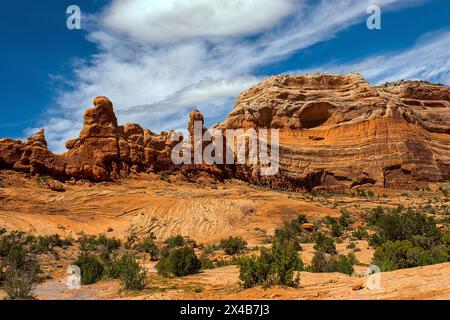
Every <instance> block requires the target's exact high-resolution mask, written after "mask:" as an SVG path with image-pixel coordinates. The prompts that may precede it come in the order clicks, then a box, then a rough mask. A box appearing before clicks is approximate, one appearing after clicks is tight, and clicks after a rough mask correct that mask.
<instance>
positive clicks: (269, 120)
mask: <svg viewBox="0 0 450 320" xmlns="http://www.w3.org/2000/svg"><path fill="white" fill-rule="evenodd" d="M194 121H200V122H201V125H202V132H203V133H205V132H206V128H204V127H203V123H204V120H203V116H202V115H201V113H200V112H198V111H196V110H194V111H193V112H192V113H191V114H190V124H189V128H188V130H189V131H190V132H191V133H192V131H193V129H194V126H193V124H194ZM217 128H218V129H221V130H225V129H250V128H254V129H256V130H258V129H259V128H267V129H279V130H280V132H281V133H280V142H279V147H280V170H279V172H278V173H277V174H276V175H274V176H261V175H260V174H259V172H260V171H259V169H260V165H258V164H256V165H253V164H246V165H225V166H224V165H205V164H201V165H194V164H192V165H175V164H174V163H173V162H172V160H171V153H172V149H173V148H174V146H175V145H176V144H177V142H174V141H172V140H173V139H172V134H173V133H166V132H162V133H161V134H154V133H153V132H151V131H150V130H145V129H143V128H142V127H140V126H139V125H137V124H126V125H124V126H120V125H118V121H117V118H116V116H115V114H114V111H113V105H112V103H111V101H109V100H108V99H107V98H106V97H98V98H96V99H95V100H94V107H93V108H90V109H88V110H87V111H86V113H85V115H84V126H83V130H82V131H81V132H80V135H79V137H78V138H77V139H75V140H70V141H68V142H67V144H66V146H67V149H68V151H67V152H66V153H65V154H62V155H55V154H53V153H52V152H51V151H49V150H48V148H47V143H46V141H45V136H44V132H43V131H39V132H38V133H37V134H36V135H34V136H33V137H31V138H29V139H28V140H27V141H26V142H22V141H19V140H12V139H1V140H0V169H2V168H9V169H15V170H18V171H24V172H29V173H31V174H45V175H50V176H53V177H55V178H59V179H70V178H74V179H88V180H93V181H105V180H116V179H119V178H122V177H127V176H128V175H129V174H130V173H139V172H151V171H153V172H161V171H169V172H174V171H177V172H181V173H182V174H184V175H185V176H189V177H191V178H194V180H195V178H198V177H201V176H204V175H206V176H212V177H214V178H216V179H223V178H232V177H235V178H239V179H242V180H246V181H251V182H254V183H263V184H266V185H269V186H271V187H274V188H289V189H309V190H310V189H312V188H315V187H326V188H334V189H348V188H352V187H355V186H359V185H364V184H372V185H376V186H384V187H393V188H414V187H417V186H421V185H426V184H427V183H429V182H434V181H445V180H449V179H450V88H449V87H447V86H443V85H436V84H430V83H427V82H419V81H400V82H396V83H390V84H385V85H383V86H378V87H374V86H371V85H370V84H368V83H367V82H366V81H365V80H364V79H363V78H362V77H361V76H360V75H346V76H337V75H322V74H314V75H306V76H278V77H271V78H269V79H267V80H266V81H264V82H262V83H261V84H258V85H256V86H254V87H253V88H251V89H249V90H248V91H246V92H244V93H243V94H242V95H241V96H240V97H239V98H238V100H237V102H236V105H235V107H234V109H233V110H232V111H231V113H230V114H229V115H228V117H227V118H226V120H225V121H224V122H223V123H221V124H219V126H218V127H217ZM228 143H234V142H232V141H229V142H228ZM204 147H205V144H203V145H202V148H204Z"/></svg>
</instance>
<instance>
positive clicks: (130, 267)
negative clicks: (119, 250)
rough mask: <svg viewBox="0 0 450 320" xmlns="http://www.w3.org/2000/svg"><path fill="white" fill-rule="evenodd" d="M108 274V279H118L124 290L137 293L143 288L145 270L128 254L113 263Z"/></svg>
mask: <svg viewBox="0 0 450 320" xmlns="http://www.w3.org/2000/svg"><path fill="white" fill-rule="evenodd" d="M108 273H109V276H110V277H112V278H114V279H120V281H121V283H122V286H123V288H124V289H126V290H134V291H138V290H142V289H144V288H145V279H146V275H145V270H144V269H143V268H142V267H141V266H140V265H139V263H138V262H137V261H136V258H135V257H134V256H133V255H131V254H129V253H128V252H127V253H125V254H124V255H123V256H122V257H121V258H120V259H118V260H116V261H114V262H113V264H112V265H111V267H110V270H109V272H108Z"/></svg>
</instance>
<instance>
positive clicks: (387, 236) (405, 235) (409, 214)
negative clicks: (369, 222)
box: [374, 209, 440, 244]
mask: <svg viewBox="0 0 450 320" xmlns="http://www.w3.org/2000/svg"><path fill="white" fill-rule="evenodd" d="M374 226H375V230H376V231H377V233H376V236H377V238H376V241H375V243H376V244H379V242H380V241H381V243H384V242H387V241H402V240H412V239H413V238H414V237H417V236H423V237H425V238H428V239H429V241H430V243H435V242H437V241H439V239H440V233H439V230H438V229H437V228H436V223H435V221H434V219H433V218H430V217H427V216H426V215H425V214H423V213H420V212H418V211H415V210H413V209H408V210H406V211H400V212H398V211H397V210H396V211H389V212H386V213H383V214H381V215H380V216H379V217H378V218H377V220H376V221H375V223H374Z"/></svg>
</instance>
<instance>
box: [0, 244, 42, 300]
mask: <svg viewBox="0 0 450 320" xmlns="http://www.w3.org/2000/svg"><path fill="white" fill-rule="evenodd" d="M0 269H6V271H5V272H4V274H3V276H2V277H3V286H4V288H5V291H6V294H7V295H8V297H9V298H10V299H25V298H29V297H30V296H31V294H32V292H33V290H34V288H35V287H36V285H37V283H38V282H39V272H40V268H39V265H38V263H37V262H36V260H34V259H33V258H31V257H30V256H29V255H28V254H27V253H26V252H25V251H24V250H23V249H22V248H20V247H15V248H13V249H12V250H11V251H10V252H9V254H8V256H7V257H6V258H5V259H4V261H2V264H1V265H0Z"/></svg>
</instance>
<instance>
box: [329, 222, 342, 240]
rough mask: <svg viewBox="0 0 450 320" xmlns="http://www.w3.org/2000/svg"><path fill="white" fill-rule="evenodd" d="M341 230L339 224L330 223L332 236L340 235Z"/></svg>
mask: <svg viewBox="0 0 450 320" xmlns="http://www.w3.org/2000/svg"><path fill="white" fill-rule="evenodd" d="M342 233H343V230H342V227H341V225H340V224H332V225H331V235H332V236H333V237H340V236H342Z"/></svg>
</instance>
